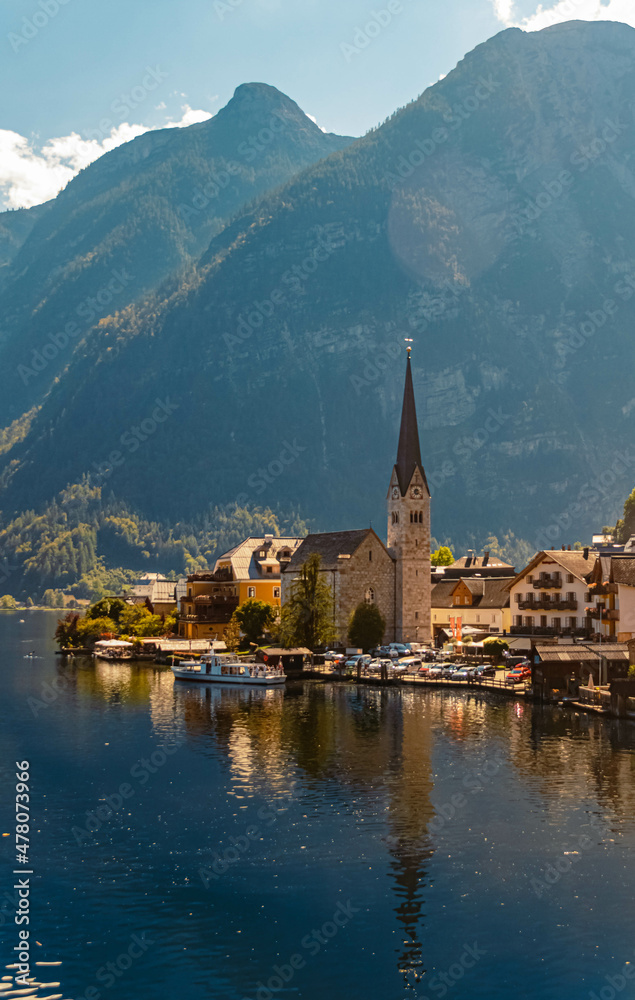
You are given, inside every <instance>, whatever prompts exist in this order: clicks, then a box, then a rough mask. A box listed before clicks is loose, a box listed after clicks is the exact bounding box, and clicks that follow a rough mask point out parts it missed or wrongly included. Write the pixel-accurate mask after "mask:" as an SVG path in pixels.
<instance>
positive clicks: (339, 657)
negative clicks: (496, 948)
mask: <svg viewBox="0 0 635 1000" xmlns="http://www.w3.org/2000/svg"><path fill="white" fill-rule="evenodd" d="M345 659H346V655H345V654H344V653H336V652H335V651H334V650H332V649H327V651H326V653H325V654H324V661H325V663H341V662H343V661H344V660H345Z"/></svg>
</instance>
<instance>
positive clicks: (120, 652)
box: [93, 639, 134, 660]
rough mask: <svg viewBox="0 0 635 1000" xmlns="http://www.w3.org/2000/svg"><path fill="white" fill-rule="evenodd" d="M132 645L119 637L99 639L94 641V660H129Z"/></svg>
mask: <svg viewBox="0 0 635 1000" xmlns="http://www.w3.org/2000/svg"><path fill="white" fill-rule="evenodd" d="M133 650H134V646H133V644H132V643H131V642H123V640H121V639H101V640H100V641H99V642H96V643H95V648H94V650H93V656H94V657H95V659H96V660H131V659H132V653H133Z"/></svg>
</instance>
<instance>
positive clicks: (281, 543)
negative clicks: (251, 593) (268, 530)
mask: <svg viewBox="0 0 635 1000" xmlns="http://www.w3.org/2000/svg"><path fill="white" fill-rule="evenodd" d="M301 542H302V539H301V538H297V537H287V536H285V537H283V538H275V537H274V538H265V537H264V536H262V535H261V536H260V537H253V536H252V537H250V538H246V539H245V541H244V542H241V543H240V545H235V546H234V548H233V549H230V550H229V551H228V552H224V553H223V555H222V556H219V557H218V559H217V560H216V567H215V568H217V567H218V565H219V563H221V562H231V564H232V569H233V571H234V580H261V579H262V578H263V573H262V572H261V570H260V561H261V560H259V559H258V558H257V557H256V553H257V552H259V551H260V550H261V549H264V550H266V552H267V556H266V557H265V559H266V560H270V559H271V557H273V558H275V559H277V556H278V555H279V553H280V551H281V550H282V549H290V550H291V553H293V552H294V551H295V550H296V549H297V547H298V546H299V545H300V543H301ZM265 565H266V563H265ZM270 565H271V563H270ZM277 576H278V574H277V573H268V574H267V578H273V579H276V577H277Z"/></svg>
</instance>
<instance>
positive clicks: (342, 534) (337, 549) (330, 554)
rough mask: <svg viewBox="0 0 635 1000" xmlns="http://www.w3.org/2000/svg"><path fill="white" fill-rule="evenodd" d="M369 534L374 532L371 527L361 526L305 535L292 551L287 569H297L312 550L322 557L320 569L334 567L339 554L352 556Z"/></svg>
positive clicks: (336, 565)
mask: <svg viewBox="0 0 635 1000" xmlns="http://www.w3.org/2000/svg"><path fill="white" fill-rule="evenodd" d="M370 534H374V531H373V529H372V528H361V529H359V530H355V531H326V532H320V533H319V534H315V535H307V536H306V538H305V539H304V540H303V542H302V544H301V545H300V546H299V548H297V549H296V551H295V552H294V554H293V558H292V559H291V562H290V563H289V566H288V569H289V570H294V569H297V568H298V566H301V565H302V563H303V562H305V561H306V560H307V559H308V558H309V556H312V555H313V553H314V552H317V554H318V555H319V556H321V557H322V564H321V568H322V569H336V568H337V567H338V558H339V556H352V555H353V553H355V552H357V549H358V548H359V547H360V545H361V544H362V543H363V542H365V541H366V539H367V538H368V536H369V535H370Z"/></svg>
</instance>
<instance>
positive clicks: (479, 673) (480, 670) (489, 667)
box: [474, 663, 496, 678]
mask: <svg viewBox="0 0 635 1000" xmlns="http://www.w3.org/2000/svg"><path fill="white" fill-rule="evenodd" d="M474 675H475V677H477V678H479V677H496V667H495V666H494V665H493V664H491V663H485V664H483V665H482V666H480V667H477V668H476V670H475V671H474Z"/></svg>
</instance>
